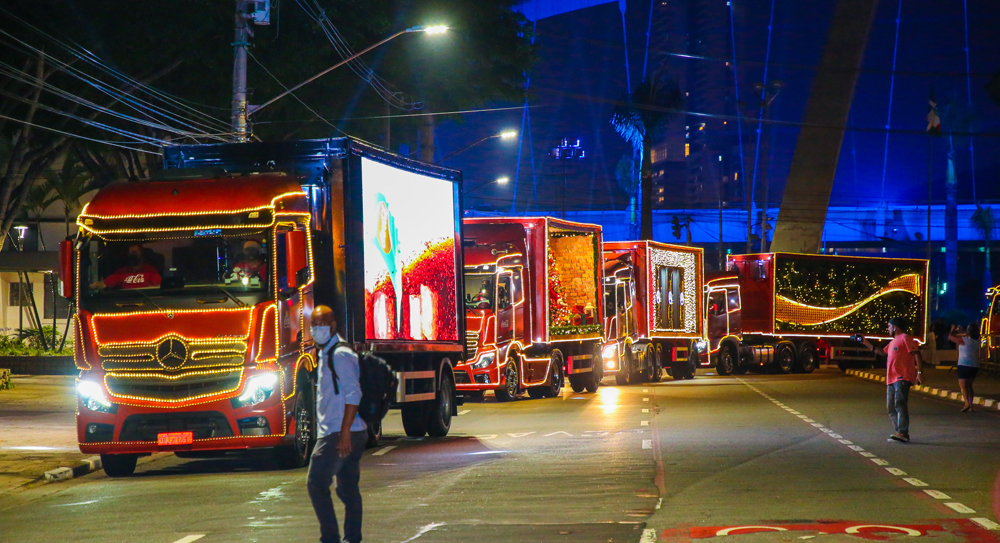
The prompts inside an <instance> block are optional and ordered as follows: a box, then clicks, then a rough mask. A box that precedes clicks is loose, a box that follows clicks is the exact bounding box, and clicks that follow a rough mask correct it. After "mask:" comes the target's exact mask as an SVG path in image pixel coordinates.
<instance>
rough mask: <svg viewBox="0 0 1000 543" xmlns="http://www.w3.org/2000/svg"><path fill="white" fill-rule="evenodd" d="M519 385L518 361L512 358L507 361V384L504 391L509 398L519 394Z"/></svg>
mask: <svg viewBox="0 0 1000 543" xmlns="http://www.w3.org/2000/svg"><path fill="white" fill-rule="evenodd" d="M517 385H518V383H517V360H516V359H514V358H511V359H510V360H508V361H507V383H506V384H505V385H504V391H505V392H507V395H508V396H514V395H515V394H517Z"/></svg>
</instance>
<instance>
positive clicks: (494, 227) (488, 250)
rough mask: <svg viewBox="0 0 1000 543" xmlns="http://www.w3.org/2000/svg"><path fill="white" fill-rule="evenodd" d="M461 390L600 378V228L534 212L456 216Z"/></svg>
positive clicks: (507, 391)
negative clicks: (460, 219) (461, 278)
mask: <svg viewBox="0 0 1000 543" xmlns="http://www.w3.org/2000/svg"><path fill="white" fill-rule="evenodd" d="M464 223H465V226H464V228H465V233H464V235H465V243H464V245H465V326H466V348H467V351H466V362H465V363H463V364H459V365H458V366H457V367H456V368H455V377H456V385H457V387H458V390H459V391H462V393H463V394H468V395H471V396H477V395H481V394H482V393H483V392H484V391H487V390H490V391H493V392H494V394H495V395H496V397H497V399H498V400H500V401H508V400H511V399H512V398H514V397H515V396H516V395H518V394H519V393H520V392H522V391H525V390H526V391H527V392H528V395H530V396H531V397H532V398H542V397H551V396H557V395H559V392H560V390H561V388H562V386H563V381H564V379H566V378H568V379H569V382H570V386H571V387H572V388H573V390H574V391H576V392H581V391H583V390H584V389H586V390H589V391H591V392H594V391H596V390H597V388H598V386H599V384H600V382H601V378H602V368H601V364H600V363H599V361H600V356H601V339H602V330H601V321H602V310H603V304H602V303H601V296H600V292H601V267H600V263H601V228H600V226H596V225H589V224H580V223H572V222H567V221H561V220H558V219H553V218H549V217H543V218H522V217H517V218H507V217H504V218H474V219H465V221H464Z"/></svg>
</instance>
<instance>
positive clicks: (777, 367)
mask: <svg viewBox="0 0 1000 543" xmlns="http://www.w3.org/2000/svg"><path fill="white" fill-rule="evenodd" d="M771 367H772V368H774V372H775V373H792V369H794V368H795V349H793V348H792V346H791V345H782V346H781V347H778V352H777V354H776V355H775V357H774V362H773V363H772V364H771Z"/></svg>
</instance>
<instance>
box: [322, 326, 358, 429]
mask: <svg viewBox="0 0 1000 543" xmlns="http://www.w3.org/2000/svg"><path fill="white" fill-rule="evenodd" d="M340 341H343V340H342V339H341V338H340V335H339V334H334V336H333V337H332V338H330V342H329V343H327V344H326V345H324V346H323V348H322V349H320V350H319V368H318V372H319V392H318V395H317V402H316V423H317V430H318V432H317V434H316V436H317V437H318V438H323V437H326V436H328V435H330V434H336V433H338V432H340V427H341V425H342V424H343V422H344V410H345V408H346V407H345V406H347V405H358V404H360V403H361V383H360V381H359V380H358V376H359V374H360V368H359V366H358V355H357V354H356V353H355V352H354V351H352V350H351V349H349V348H348V347H346V346H340V347H338V348H337V349H336V350H335V351H333V367H334V369H335V370H336V371H337V386H338V387H339V388H340V394H337V393H336V391H335V389H334V386H333V375H332V374H331V373H330V368H329V367H328V366H327V363H326V361H327V357H329V356H330V350H331V349H332V348H333V346H334V345H335V344H337V342H340ZM366 429H368V426H367V425H366V424H365V421H364V420H362V419H361V416H360V415H358V416H356V417H355V418H354V422H353V423H352V424H351V431H352V432H360V431H362V430H366Z"/></svg>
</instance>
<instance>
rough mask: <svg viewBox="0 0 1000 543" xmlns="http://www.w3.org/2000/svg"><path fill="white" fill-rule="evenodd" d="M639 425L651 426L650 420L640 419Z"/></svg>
mask: <svg viewBox="0 0 1000 543" xmlns="http://www.w3.org/2000/svg"><path fill="white" fill-rule="evenodd" d="M639 426H649V421H648V420H643V421H640V422H639Z"/></svg>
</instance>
